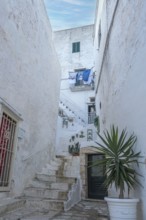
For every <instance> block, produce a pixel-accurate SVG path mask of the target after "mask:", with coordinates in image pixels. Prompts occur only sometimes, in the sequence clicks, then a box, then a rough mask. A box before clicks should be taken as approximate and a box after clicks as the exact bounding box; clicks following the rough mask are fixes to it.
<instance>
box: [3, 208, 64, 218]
mask: <svg viewBox="0 0 146 220" xmlns="http://www.w3.org/2000/svg"><path fill="white" fill-rule="evenodd" d="M59 212H60V210H59V211H58V210H56V211H55V210H54V211H52V210H41V211H39V212H38V211H36V209H33V208H31V207H29V208H25V207H23V208H20V209H18V210H15V211H12V212H10V213H8V214H6V215H4V216H3V217H2V218H0V220H18V219H19V220H20V219H21V220H48V219H51V218H52V217H53V216H55V215H57V214H58V213H59Z"/></svg>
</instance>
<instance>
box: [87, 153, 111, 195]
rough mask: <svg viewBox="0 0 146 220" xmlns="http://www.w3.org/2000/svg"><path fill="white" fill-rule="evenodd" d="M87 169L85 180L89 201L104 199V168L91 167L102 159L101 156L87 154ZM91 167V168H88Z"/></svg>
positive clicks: (102, 156) (105, 190)
mask: <svg viewBox="0 0 146 220" xmlns="http://www.w3.org/2000/svg"><path fill="white" fill-rule="evenodd" d="M87 157H88V168H87V177H88V178H87V180H88V198H91V199H104V197H105V196H107V189H106V187H105V186H104V184H103V182H104V180H105V176H104V167H103V166H101V165H100V166H99V165H97V166H91V165H92V164H94V163H95V161H97V160H101V159H103V158H104V155H103V154H88V155H87ZM89 166H91V167H89Z"/></svg>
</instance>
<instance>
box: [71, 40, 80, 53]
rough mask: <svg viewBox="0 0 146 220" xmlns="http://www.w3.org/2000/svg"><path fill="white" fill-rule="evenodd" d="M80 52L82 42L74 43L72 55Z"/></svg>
mask: <svg viewBox="0 0 146 220" xmlns="http://www.w3.org/2000/svg"><path fill="white" fill-rule="evenodd" d="M78 52H80V42H74V43H72V53H78Z"/></svg>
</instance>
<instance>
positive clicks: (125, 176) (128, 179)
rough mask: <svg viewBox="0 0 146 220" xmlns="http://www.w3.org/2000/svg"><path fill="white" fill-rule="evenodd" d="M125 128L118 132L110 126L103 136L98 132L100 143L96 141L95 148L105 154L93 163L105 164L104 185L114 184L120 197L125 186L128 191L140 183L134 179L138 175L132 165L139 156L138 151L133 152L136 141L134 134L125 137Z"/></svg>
mask: <svg viewBox="0 0 146 220" xmlns="http://www.w3.org/2000/svg"><path fill="white" fill-rule="evenodd" d="M127 135H128V133H127V131H126V129H123V130H122V132H121V133H120V134H119V130H118V127H116V128H115V127H114V125H113V126H112V127H111V129H110V131H108V130H105V131H104V133H103V136H102V135H100V134H99V133H98V136H99V138H100V140H101V141H102V144H101V143H97V144H98V145H99V147H97V149H98V150H99V151H100V152H101V153H103V154H104V155H105V158H104V159H103V160H101V161H100V162H98V161H96V163H95V164H94V165H102V166H105V167H106V169H105V176H106V180H105V185H106V187H107V188H108V187H109V186H111V185H112V184H115V187H116V190H118V189H119V190H120V195H119V197H120V198H123V197H124V191H125V186H127V187H128V191H130V189H133V188H134V187H135V185H136V184H140V183H139V182H138V180H137V179H136V175H139V174H138V173H137V172H136V170H135V169H134V167H133V165H134V164H136V165H137V166H138V164H139V162H138V159H139V158H140V157H141V156H140V152H138V153H135V152H134V151H133V146H134V144H135V143H136V140H137V138H136V136H135V135H134V134H132V135H130V136H129V137H127Z"/></svg>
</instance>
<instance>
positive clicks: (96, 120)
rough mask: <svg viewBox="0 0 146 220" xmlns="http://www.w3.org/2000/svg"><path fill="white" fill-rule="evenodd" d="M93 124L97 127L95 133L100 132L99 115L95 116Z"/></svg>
mask: <svg viewBox="0 0 146 220" xmlns="http://www.w3.org/2000/svg"><path fill="white" fill-rule="evenodd" d="M94 126H95V127H96V129H97V133H99V132H100V120H99V116H96V117H95V119H94Z"/></svg>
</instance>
